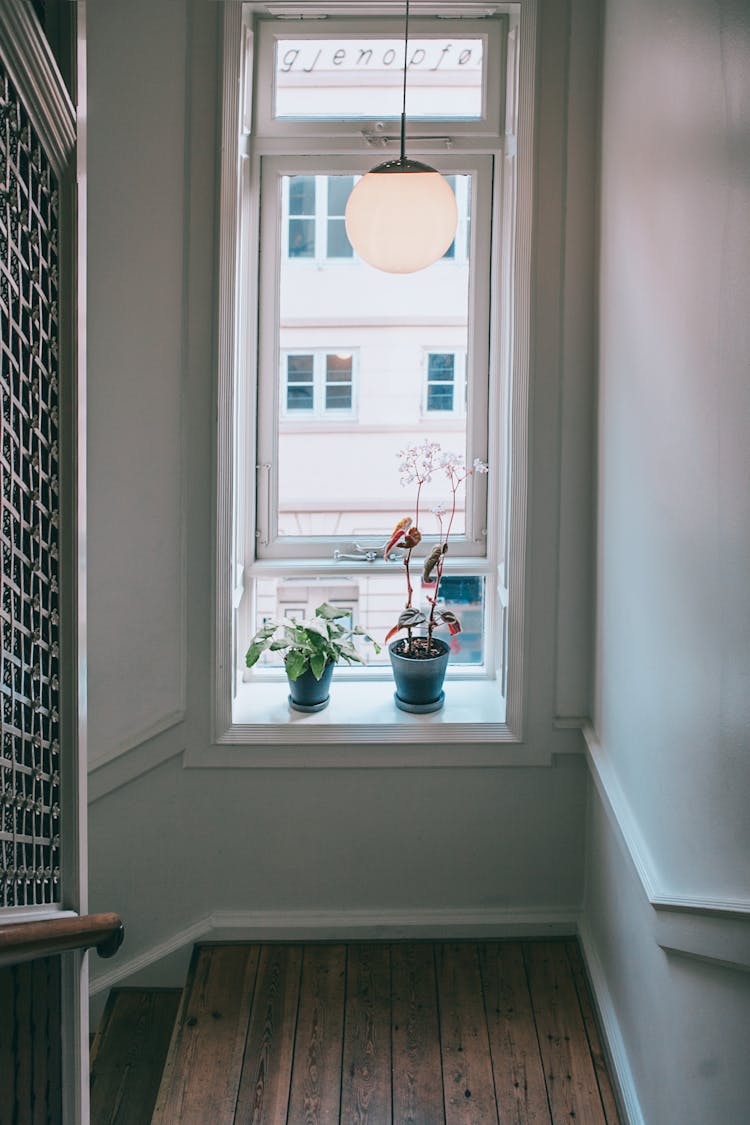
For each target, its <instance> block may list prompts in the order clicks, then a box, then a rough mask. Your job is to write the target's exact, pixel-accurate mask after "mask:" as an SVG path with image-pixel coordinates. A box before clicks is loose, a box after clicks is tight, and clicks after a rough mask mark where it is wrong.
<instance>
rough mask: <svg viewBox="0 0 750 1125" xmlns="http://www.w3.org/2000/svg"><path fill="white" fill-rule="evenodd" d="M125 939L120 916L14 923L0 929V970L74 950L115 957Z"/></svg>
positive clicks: (84, 916)
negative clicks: (92, 951)
mask: <svg viewBox="0 0 750 1125" xmlns="http://www.w3.org/2000/svg"><path fill="white" fill-rule="evenodd" d="M124 936H125V927H124V926H123V924H122V920H121V918H120V916H119V915H118V914H84V915H77V916H73V917H70V916H67V917H64V918H45V919H44V920H43V921H39V922H12V923H10V924H9V925H5V926H0V968H2V967H4V966H6V965H17V964H20V962H22V961H31V960H34V959H35V958H37V957H50V956H54V955H56V954H58V953H66V952H67V951H69V950H71V949H96V952H97V953H98V954H99V956H100V957H113V956H114V954H115V953H116V952H117V950H118V949H119V948H120V946H121V945H122V941H123V938H124Z"/></svg>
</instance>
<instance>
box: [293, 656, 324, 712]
mask: <svg viewBox="0 0 750 1125" xmlns="http://www.w3.org/2000/svg"><path fill="white" fill-rule="evenodd" d="M335 667H336V665H335V664H334V662H333V661H330V662H329V663H328V664H326V666H325V668H324V669H323V675H322V676H321V677H320V679H319V680H316V679H315V676H314V675H313V674H312V672H311V670H310V669H309V668H308V670H307V671H306V672H303V673H302V675H301V676H298V677H297V679H296V680H289V706H290V707H293V708H294V710H295V711H322V710H323V708H324V707H327V706H328V701H329V699H330V689H331V676H332V675H333V669H334V668H335Z"/></svg>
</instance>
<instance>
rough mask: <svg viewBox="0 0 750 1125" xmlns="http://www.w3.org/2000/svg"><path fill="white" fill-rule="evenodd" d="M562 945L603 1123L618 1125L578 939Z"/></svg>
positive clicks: (615, 1105)
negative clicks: (599, 1098)
mask: <svg viewBox="0 0 750 1125" xmlns="http://www.w3.org/2000/svg"><path fill="white" fill-rule="evenodd" d="M565 948H566V951H567V954H568V963H569V964H570V969H571V973H572V975H573V982H574V984H575V986H576V992H577V993H578V1003H579V1005H580V1008H581V1015H582V1016H583V1025H584V1027H585V1028H586V1036H587V1038H588V1042H589V1052H590V1054H591V1058H592V1061H593V1063H594V1072H595V1074H596V1081H597V1082H598V1084H599V1095H600V1097H601V1099H602V1105H603V1106H604V1116H605V1118H606V1121H607V1125H620V1114H619V1111H618V1109H617V1100H616V1098H615V1093H614V1090H613V1088H612V1082H611V1081H610V1077H609V1071H608V1070H607V1060H606V1056H605V1054H604V1048H603V1046H602V1039H601V1034H600V1032H599V1023H598V1020H597V1018H596V1013H595V1012H594V1005H593V1001H592V999H591V991H590V989H589V982H588V978H587V976H586V969H585V967H584V964H583V958H582V957H581V950H580V948H579V945H578V942H577V941H575V940H573V941H568V942H566V943H565Z"/></svg>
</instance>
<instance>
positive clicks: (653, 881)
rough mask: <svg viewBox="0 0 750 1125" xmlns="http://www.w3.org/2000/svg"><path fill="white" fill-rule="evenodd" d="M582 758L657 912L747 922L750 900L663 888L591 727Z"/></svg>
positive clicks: (586, 732)
mask: <svg viewBox="0 0 750 1125" xmlns="http://www.w3.org/2000/svg"><path fill="white" fill-rule="evenodd" d="M583 737H584V740H585V742H586V758H587V760H588V763H589V767H590V770H591V776H592V778H593V781H594V784H595V786H596V789H597V792H598V793H599V796H600V798H601V801H602V804H603V806H604V810H605V812H606V813H607V816H608V817H609V820H610V821H611V822H612V824H613V825H614V826H615V828H616V830H617V834H618V836H619V839H620V841H621V843H622V844H623V845H624V847H625V850H626V852H627V853H628V855H629V856H630V859H631V860H632V862H633V866H634V867H635V869H636V871H637V873H638V878H639V879H640V881H641V884H642V886H643V892H644V894H645V895H646V898H647V899H648V901H649V902H650V903H651V905H652V906H653V907H654V909H655V910H657V911H671V912H675V913H677V914H694V915H704V916H706V917H710V918H713V919H715V920H716V921H717V922H719V923H720V922H721V919H722V918H726V919H735V920H740V921H744V922H748V921H750V899H729V898H722V897H715V896H712V895H694V894H686V893H685V892H683V891H682V890H678V889H677V888H675V887H670V886H668V885H665V884H664V883H663V882H662V880H661V876H660V875H659V872H658V870H657V867H656V864H655V862H654V859H653V856H652V855H651V852H650V850H649V848H648V845H647V844H646V841H645V839H644V837H643V834H642V832H641V829H640V825H639V824H638V821H637V820H636V818H635V816H634V814H633V810H632V809H631V807H630V805H629V803H628V800H627V797H626V796H625V794H624V793H623V791H622V788H621V786H620V782H619V780H618V778H617V774H616V772H615V769H614V767H613V765H612V763H611V761H610V760H609V758H608V756H607V754H606V752H605V751H604V750H603V748H602V746H601V743H600V742H599V738H598V735H597V733H596V731H595V730H594V727H593V725H592V724H591V723H590V722H588V723H586V724H585V725H584V727H583Z"/></svg>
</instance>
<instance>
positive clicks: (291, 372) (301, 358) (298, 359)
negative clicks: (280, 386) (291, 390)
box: [286, 355, 314, 383]
mask: <svg viewBox="0 0 750 1125" xmlns="http://www.w3.org/2000/svg"><path fill="white" fill-rule="evenodd" d="M313 366H314V358H313V356H311V355H289V356H287V358H286V371H287V375H288V376H289V379H290V380H291V379H294V381H295V382H297V383H300V382H303V383H312V379H313Z"/></svg>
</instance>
